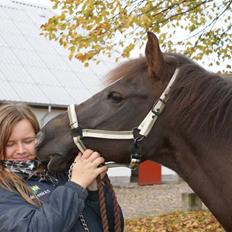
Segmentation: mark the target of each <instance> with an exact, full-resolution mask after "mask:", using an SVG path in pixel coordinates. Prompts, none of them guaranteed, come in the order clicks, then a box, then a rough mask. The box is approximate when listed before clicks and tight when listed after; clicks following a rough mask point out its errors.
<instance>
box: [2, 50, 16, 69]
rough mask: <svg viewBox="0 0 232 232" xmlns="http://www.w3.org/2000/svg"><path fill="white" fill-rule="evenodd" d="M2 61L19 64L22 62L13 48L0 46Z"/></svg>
mask: <svg viewBox="0 0 232 232" xmlns="http://www.w3.org/2000/svg"><path fill="white" fill-rule="evenodd" d="M0 54H1V55H0V63H3V64H13V65H14V64H16V65H19V64H20V62H19V60H18V58H17V57H16V56H15V54H14V53H13V52H12V51H11V49H9V48H7V47H0Z"/></svg>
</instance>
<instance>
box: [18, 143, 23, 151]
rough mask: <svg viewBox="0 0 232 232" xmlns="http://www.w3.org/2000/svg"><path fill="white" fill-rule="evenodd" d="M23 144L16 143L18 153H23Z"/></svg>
mask: <svg viewBox="0 0 232 232" xmlns="http://www.w3.org/2000/svg"><path fill="white" fill-rule="evenodd" d="M24 150H25V149H24V146H23V144H22V143H18V144H17V152H18V153H23V152H24Z"/></svg>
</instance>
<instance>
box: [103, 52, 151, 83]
mask: <svg viewBox="0 0 232 232" xmlns="http://www.w3.org/2000/svg"><path fill="white" fill-rule="evenodd" d="M146 67H147V64H146V59H145V57H141V58H138V59H132V60H129V61H127V62H125V63H123V64H121V65H119V66H118V67H116V68H115V69H113V70H112V71H110V72H109V73H108V74H107V75H106V78H105V81H104V83H105V84H106V85H110V84H112V83H114V82H116V81H118V80H120V79H122V78H124V77H127V76H130V75H136V73H139V72H141V71H142V70H144V68H146Z"/></svg>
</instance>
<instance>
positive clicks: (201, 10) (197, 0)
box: [42, 0, 232, 71]
mask: <svg viewBox="0 0 232 232" xmlns="http://www.w3.org/2000/svg"><path fill="white" fill-rule="evenodd" d="M51 1H52V2H53V3H54V9H58V10H57V12H58V13H57V15H55V16H54V17H52V18H50V19H49V20H48V22H47V23H45V24H44V25H42V34H43V35H45V36H46V37H48V38H49V39H51V40H56V41H58V42H59V43H60V45H61V46H63V47H65V48H67V49H68V50H69V58H70V59H71V58H73V57H75V58H77V59H79V60H80V61H82V62H85V63H86V64H87V62H88V60H90V59H97V58H96V57H97V55H98V54H99V53H102V54H106V55H108V56H111V55H112V51H117V53H116V60H118V58H120V57H129V56H130V54H131V51H132V50H134V49H136V51H138V50H140V48H142V47H143V46H144V44H145V43H146V40H147V35H146V32H147V31H153V32H154V33H156V34H157V36H158V37H159V40H160V44H161V45H162V48H163V50H164V51H176V50H177V51H179V52H181V53H184V54H186V55H187V56H189V57H191V58H192V59H194V60H202V59H204V60H207V63H208V65H222V64H223V66H222V68H223V69H224V70H227V71H231V70H232V67H231V64H230V59H231V56H232V23H231V22H232V20H231V17H232V16H231V15H232V0H223V1H222V0H165V1H163V0H153V1H151V0H51ZM142 53H143V50H142ZM114 57H115V54H114ZM206 57H207V59H205V58H206Z"/></svg>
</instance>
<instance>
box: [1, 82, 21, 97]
mask: <svg viewBox="0 0 232 232" xmlns="http://www.w3.org/2000/svg"><path fill="white" fill-rule="evenodd" d="M0 99H1V100H2V101H15V100H16V99H17V100H19V101H22V99H21V97H20V95H18V94H17V93H16V91H15V90H14V88H13V86H12V85H11V84H10V83H9V82H8V81H6V80H2V81H1V91H0Z"/></svg>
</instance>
